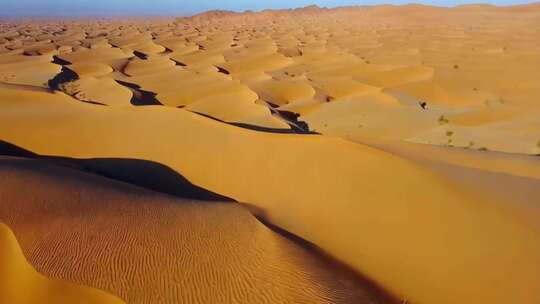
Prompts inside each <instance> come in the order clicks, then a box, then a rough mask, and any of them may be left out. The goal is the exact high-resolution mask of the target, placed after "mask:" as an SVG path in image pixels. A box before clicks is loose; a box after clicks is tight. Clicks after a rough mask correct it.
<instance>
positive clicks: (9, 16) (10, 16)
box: [0, 1, 540, 19]
mask: <svg viewBox="0 0 540 304" xmlns="http://www.w3.org/2000/svg"><path fill="white" fill-rule="evenodd" d="M531 4H540V1H527V2H524V3H515V4H494V3H489V2H472V3H464V4H454V5H437V4H425V3H419V2H408V3H402V4H393V3H379V4H357V5H338V6H319V5H316V4H312V5H305V6H298V7H283V8H267V9H256V10H250V9H247V10H234V9H207V10H200V11H195V12H193V13H177V14H175V13H173V14H161V13H149V14H110V15H109V14H88V15H86V14H71V15H63V14H59V15H39V14H35V15H33V14H30V15H17V14H7V15H4V14H2V13H0V18H6V19H25V18H37V19H54V18H60V19H70V18H73V19H84V18H103V19H109V18H149V17H156V18H167V17H168V18H180V17H187V18H189V17H193V16H196V15H200V14H204V13H207V12H213V11H223V12H232V13H240V14H241V13H260V12H264V11H286V10H296V9H302V8H309V7H318V8H321V9H340V8H366V7H378V6H394V7H404V6H411V5H418V6H427V7H436V8H449V9H452V8H458V7H463V6H474V5H485V6H492V7H497V8H505V7H516V6H526V5H531Z"/></svg>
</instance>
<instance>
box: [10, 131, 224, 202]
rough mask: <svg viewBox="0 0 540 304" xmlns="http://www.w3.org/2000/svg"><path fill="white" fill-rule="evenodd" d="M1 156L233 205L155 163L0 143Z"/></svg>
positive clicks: (177, 194) (184, 196) (180, 195)
mask: <svg viewBox="0 0 540 304" xmlns="http://www.w3.org/2000/svg"><path fill="white" fill-rule="evenodd" d="M0 155H5V156H15V157H24V158H33V159H41V160H46V161H49V162H51V163H53V164H56V165H61V166H64V167H70V168H73V169H77V170H82V171H85V172H90V173H93V174H97V175H101V176H104V177H107V178H110V179H114V180H118V181H122V182H126V183H129V184H133V185H136V186H139V187H143V188H146V189H150V190H154V191H157V192H162V193H167V194H170V195H174V196H177V197H182V198H188V199H195V200H205V201H229V202H230V201H234V200H233V199H231V198H228V197H226V196H222V195H220V194H217V193H214V192H211V191H209V190H206V189H204V188H201V187H198V186H196V185H194V184H192V183H191V182H189V180H187V179H186V178H185V177H183V176H182V175H180V174H179V173H177V172H176V171H174V170H173V169H171V168H169V167H167V166H165V165H162V164H160V163H157V162H153V161H148V160H141V159H129V158H90V159H78V158H71V157H60V156H45V155H39V154H36V153H34V152H32V151H28V150H25V149H23V148H21V147H18V146H16V145H13V144H11V143H8V142H6V141H2V140H0Z"/></svg>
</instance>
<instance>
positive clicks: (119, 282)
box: [0, 157, 395, 304]
mask: <svg viewBox="0 0 540 304" xmlns="http://www.w3.org/2000/svg"><path fill="white" fill-rule="evenodd" d="M0 177H1V178H0V195H1V197H2V198H3V199H2V200H0V218H2V219H3V220H5V221H6V223H9V225H10V226H11V227H12V228H13V230H14V231H15V232H16V233H17V234H18V235H19V236H20V237H19V240H20V242H21V247H22V248H23V250H24V252H25V254H26V255H27V256H28V259H29V260H30V261H31V262H32V263H33V264H34V265H35V266H36V268H37V269H39V270H40V271H41V272H42V273H44V274H47V275H48V276H50V277H54V278H58V279H64V280H69V281H71V282H77V283H79V284H84V285H88V286H93V287H97V288H100V289H102V290H107V291H109V292H111V293H114V294H117V295H119V296H121V297H122V298H123V299H125V300H126V302H127V303H194V304H202V303H317V304H319V303H320V304H330V303H332V304H333V303H345V304H346V303H377V304H379V303H380V304H387V303H395V302H394V301H393V300H391V299H389V298H388V296H386V295H385V294H383V293H382V292H381V291H380V290H379V289H377V288H375V287H374V286H373V284H371V283H370V282H367V281H366V280H365V279H363V278H361V277H359V276H357V275H356V274H354V273H352V272H349V271H344V270H342V269H341V268H340V267H336V265H335V263H333V262H332V261H329V260H327V259H325V258H322V257H321V256H320V255H318V254H316V253H314V252H312V251H311V250H309V247H305V246H303V244H302V243H298V242H293V241H291V240H289V239H287V238H285V237H283V236H280V235H279V234H277V233H274V232H273V231H272V230H270V229H268V228H267V227H265V226H264V225H263V224H261V223H260V222H259V221H257V220H256V219H255V218H254V217H253V216H252V215H251V214H250V213H249V212H248V211H246V210H245V209H244V208H242V207H241V206H240V205H239V204H232V203H219V202H207V201H192V200H187V199H180V198H175V197H172V196H168V195H163V194H159V193H156V192H151V191H147V190H144V189H141V188H137V187H134V186H132V185H129V184H125V183H121V182H118V181H114V180H111V179H107V178H104V177H101V176H96V175H91V174H88V173H84V172H81V171H79V170H73V169H70V168H65V167H63V166H56V165H53V164H51V162H48V161H44V160H28V159H22V158H12V157H0ZM30 187H31V189H32V191H20V189H22V188H30ZM4 248H5V247H0V249H4ZM0 253H1V250H0ZM0 262H1V263H2V264H0V265H2V266H4V265H10V264H9V263H10V261H6V260H4V259H2V260H0ZM2 270H3V268H0V273H2V272H1V271H2ZM4 278H6V277H5V276H2V277H0V279H4ZM0 283H4V281H2V280H0ZM7 283H11V285H13V286H15V287H19V289H20V286H21V283H28V282H27V281H24V280H20V279H19V280H11V281H7ZM2 288H3V285H1V284H0V291H2V290H3V289H2ZM55 291H56V289H54V290H51V292H50V294H51V295H50V297H49V298H47V297H46V295H41V296H42V297H41V298H40V299H43V300H42V301H41V302H30V303H44V302H43V301H45V300H51V301H52V300H54V297H53V296H54V292H55ZM68 291H69V290H67V291H66V294H67V292H68ZM3 295H5V296H6V298H4V299H8V300H9V301H2V303H27V302H19V301H15V300H16V299H17V298H15V299H14V298H13V297H12V296H11V294H3ZM0 299H2V295H0ZM83 300H84V297H83V294H82V293H81V297H80V299H78V298H74V300H73V301H71V302H69V303H86V302H83ZM47 303H49V302H47ZM50 303H53V302H50ZM54 303H58V302H54ZM61 303H63V302H61ZM92 303H93V302H92ZM99 303H107V302H99Z"/></svg>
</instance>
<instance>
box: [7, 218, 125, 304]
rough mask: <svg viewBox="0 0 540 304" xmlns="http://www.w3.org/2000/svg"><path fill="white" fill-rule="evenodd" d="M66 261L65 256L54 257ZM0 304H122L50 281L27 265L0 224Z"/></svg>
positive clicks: (92, 291) (99, 293)
mask: <svg viewBox="0 0 540 304" xmlns="http://www.w3.org/2000/svg"><path fill="white" fill-rule="evenodd" d="M58 258H59V259H60V260H63V261H66V260H69V259H70V257H69V256H58ZM0 303H20V304H37V303H58V304H61V303H85V304H91V303H95V304H98V303H99V304H106V303H111V304H112V303H124V302H123V301H122V300H120V299H119V298H117V297H114V296H111V295H108V294H106V293H105V292H102V291H99V290H97V289H92V288H88V287H83V286H77V285H74V284H70V283H67V282H61V281H56V280H50V279H48V278H46V277H45V276H43V275H42V274H39V273H38V272H36V270H34V268H33V267H32V266H31V265H30V264H28V262H27V261H26V258H25V257H24V255H23V253H22V251H21V248H20V247H19V244H18V242H17V239H16V238H15V235H13V232H12V231H11V230H10V229H9V227H8V226H6V225H5V224H3V223H1V222H0Z"/></svg>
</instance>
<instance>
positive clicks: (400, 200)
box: [0, 90, 540, 303]
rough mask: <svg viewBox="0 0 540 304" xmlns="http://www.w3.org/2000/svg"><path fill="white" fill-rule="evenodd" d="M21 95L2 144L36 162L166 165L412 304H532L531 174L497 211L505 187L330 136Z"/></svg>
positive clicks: (5, 118) (4, 115)
mask: <svg viewBox="0 0 540 304" xmlns="http://www.w3.org/2000/svg"><path fill="white" fill-rule="evenodd" d="M7 91H8V90H3V92H4V94H7V93H6V92H7ZM27 94H30V93H25V94H19V95H18V102H16V103H15V102H12V101H9V99H6V98H3V99H2V100H3V101H2V102H0V105H1V106H2V109H3V111H2V112H1V114H0V117H1V120H0V130H1V131H0V138H2V139H3V140H5V141H7V142H9V143H12V144H14V145H17V146H20V147H22V148H24V149H28V150H31V151H33V152H35V153H38V154H44V155H57V156H70V157H77V158H94V157H107V158H111V157H114V158H135V159H141V160H149V161H155V162H158V163H161V164H164V165H166V166H169V167H170V168H172V169H173V170H175V171H177V172H178V173H180V174H182V175H183V176H185V177H186V178H187V179H188V180H189V181H190V182H192V183H193V184H195V185H198V186H200V187H203V188H206V189H208V190H210V191H213V192H215V193H219V194H222V195H225V196H227V197H231V198H233V199H236V200H238V201H240V202H246V203H249V204H251V205H253V206H254V209H255V210H257V212H258V214H259V215H260V216H261V217H263V218H265V219H266V220H268V221H270V222H271V223H273V224H275V225H277V226H279V227H281V228H283V229H286V230H288V231H290V232H292V233H294V234H297V235H298V236H300V237H302V238H304V239H306V240H308V241H310V242H313V243H315V244H316V245H318V246H320V247H321V248H322V249H323V250H325V251H327V252H328V253H330V254H331V255H333V256H334V257H336V258H338V259H340V260H342V261H344V262H345V263H347V264H348V265H350V266H352V267H353V268H355V269H356V270H357V271H360V272H362V273H364V274H366V275H367V276H368V277H370V278H372V279H374V280H375V281H377V282H378V283H380V284H382V285H383V286H384V287H386V288H388V289H389V290H391V291H392V292H394V293H395V294H397V295H398V296H400V297H403V298H407V299H409V300H410V301H413V302H418V303H456V302H470V303H478V302H489V303H506V302H508V301H518V302H522V303H534V302H535V301H538V296H539V295H538V293H536V292H535V290H536V287H537V286H538V282H539V281H540V278H539V273H540V272H538V271H537V270H538V269H537V268H536V267H535V265H540V243H539V242H538V240H539V234H540V229H539V227H538V224H537V221H532V220H530V219H531V217H526V216H522V215H524V214H531V212H536V211H534V210H536V209H534V208H535V207H534V204H532V203H531V202H535V201H538V198H539V197H540V194H539V193H538V192H537V191H535V190H534V189H538V187H537V186H536V185H537V184H538V180H537V179H532V178H523V179H522V180H521V181H520V182H518V184H521V185H527V189H532V191H530V192H529V193H528V196H527V197H521V198H519V199H521V200H522V202H521V203H519V204H515V209H514V210H513V211H512V212H507V211H508V206H509V205H508V203H507V202H506V198H505V197H496V196H493V195H490V193H489V191H490V190H489V189H490V187H493V186H496V185H499V184H500V185H505V186H506V185H507V182H506V178H505V176H492V178H491V184H490V185H491V186H490V187H483V188H480V189H477V190H475V189H471V187H465V186H463V185H462V184H459V183H456V182H454V181H453V180H452V179H451V178H446V177H444V175H443V174H441V173H437V172H436V171H432V170H430V169H429V168H426V167H425V166H422V165H419V164H415V163H413V162H411V161H407V160H405V159H402V158H400V157H397V156H393V155H391V154H388V153H386V152H383V151H380V150H377V149H374V148H370V147H368V146H365V145H360V144H355V143H351V142H347V141H345V140H342V139H336V138H328V137H324V136H316V135H309V136H308V135H286V134H272V133H264V132H255V131H250V130H246V129H242V128H239V127H235V126H230V125H226V124H223V123H220V122H217V121H214V120H211V119H208V118H205V117H202V116H200V115H197V114H193V113H190V112H188V111H184V110H181V109H171V108H165V107H160V106H152V107H144V108H122V109H119V108H112V107H111V108H104V107H96V106H94V105H91V104H84V103H76V102H75V103H74V102H69V101H67V100H65V99H61V98H58V99H56V98H51V99H50V100H49V101H48V102H46V103H44V102H43V101H42V100H45V98H50V97H46V96H45V95H47V94H46V93H35V92H32V93H31V95H27ZM39 94H41V95H44V96H40V95H39ZM4 96H6V95H4ZM47 96H50V95H47ZM37 100H40V101H37ZM36 113H39V115H37V114H36ZM59 117H62V119H59ZM141 121H144V122H145V123H144V124H140V123H138V122H141ZM35 130H40V132H35ZM79 130H85V132H79ZM488 175H489V174H488ZM490 176H491V175H490ZM513 184H515V182H514V183H513ZM508 191H512V190H511V188H509V189H508ZM523 200H525V201H523ZM526 218H528V219H529V220H527V221H525V219H526ZM495 286H497V287H498V288H494V287H495ZM119 294H120V295H122V293H119Z"/></svg>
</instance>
